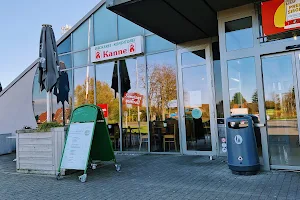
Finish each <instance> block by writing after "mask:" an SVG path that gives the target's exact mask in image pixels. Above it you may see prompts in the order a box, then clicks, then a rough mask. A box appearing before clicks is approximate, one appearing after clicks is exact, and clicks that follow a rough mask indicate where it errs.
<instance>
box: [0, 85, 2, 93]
mask: <svg viewBox="0 0 300 200" xmlns="http://www.w3.org/2000/svg"><path fill="white" fill-rule="evenodd" d="M0 92H2V85H1V83H0Z"/></svg>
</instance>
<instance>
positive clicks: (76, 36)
mask: <svg viewBox="0 0 300 200" xmlns="http://www.w3.org/2000/svg"><path fill="white" fill-rule="evenodd" d="M88 28H89V20H87V21H86V22H84V23H83V24H81V25H80V26H79V28H77V29H76V30H75V31H74V33H73V50H72V51H79V50H83V49H86V48H88V33H89V30H88Z"/></svg>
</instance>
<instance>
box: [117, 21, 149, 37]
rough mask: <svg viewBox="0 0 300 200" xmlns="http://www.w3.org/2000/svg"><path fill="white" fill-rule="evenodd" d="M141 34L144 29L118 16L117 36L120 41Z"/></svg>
mask: <svg viewBox="0 0 300 200" xmlns="http://www.w3.org/2000/svg"><path fill="white" fill-rule="evenodd" d="M143 34H144V29H143V28H142V27H140V26H138V25H136V24H134V23H132V22H131V21H129V20H127V19H125V18H123V17H121V16H119V15H118V35H119V39H120V40H121V39H126V38H130V37H134V36H139V35H143Z"/></svg>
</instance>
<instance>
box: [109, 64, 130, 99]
mask: <svg viewBox="0 0 300 200" xmlns="http://www.w3.org/2000/svg"><path fill="white" fill-rule="evenodd" d="M117 62H119V65H120V75H121V93H122V94H121V95H122V97H124V94H125V93H126V92H128V91H129V90H130V89H131V86H130V78H129V75H128V70H127V66H126V62H125V60H120V61H115V65H114V72H113V77H112V84H111V88H112V89H114V90H115V97H116V94H117V92H119V87H118V83H119V79H118V63H117Z"/></svg>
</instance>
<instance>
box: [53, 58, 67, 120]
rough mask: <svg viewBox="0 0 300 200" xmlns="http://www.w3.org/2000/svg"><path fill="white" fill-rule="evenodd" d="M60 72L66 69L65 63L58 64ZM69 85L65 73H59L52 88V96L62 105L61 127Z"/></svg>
mask: <svg viewBox="0 0 300 200" xmlns="http://www.w3.org/2000/svg"><path fill="white" fill-rule="evenodd" d="M59 67H60V70H64V69H66V66H65V63H64V62H60V63H59ZM69 92H70V83H69V76H68V73H67V72H66V71H61V72H60V75H59V78H58V82H57V84H56V86H55V87H54V92H53V94H54V95H56V96H57V103H59V102H61V103H62V112H63V125H65V101H66V102H68V103H69Z"/></svg>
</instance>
